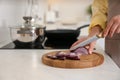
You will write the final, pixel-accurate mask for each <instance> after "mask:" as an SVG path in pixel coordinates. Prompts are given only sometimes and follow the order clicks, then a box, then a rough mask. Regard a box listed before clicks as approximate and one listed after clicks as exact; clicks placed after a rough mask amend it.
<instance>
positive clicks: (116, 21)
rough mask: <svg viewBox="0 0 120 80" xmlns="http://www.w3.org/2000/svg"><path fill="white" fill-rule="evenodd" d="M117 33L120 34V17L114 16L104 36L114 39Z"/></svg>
mask: <svg viewBox="0 0 120 80" xmlns="http://www.w3.org/2000/svg"><path fill="white" fill-rule="evenodd" d="M115 33H120V15H117V16H114V17H113V18H112V19H111V20H110V22H109V23H108V24H107V27H106V28H105V30H104V31H103V36H104V37H106V36H109V37H112V36H113V35H114V34H115Z"/></svg>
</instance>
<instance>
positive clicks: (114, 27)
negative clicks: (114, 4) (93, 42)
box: [108, 23, 119, 37]
mask: <svg viewBox="0 0 120 80" xmlns="http://www.w3.org/2000/svg"><path fill="white" fill-rule="evenodd" d="M118 26H119V24H118V23H115V24H113V25H112V26H111V29H110V31H109V34H108V36H110V37H112V36H113V34H114V33H116V32H115V31H116V29H117V28H118Z"/></svg>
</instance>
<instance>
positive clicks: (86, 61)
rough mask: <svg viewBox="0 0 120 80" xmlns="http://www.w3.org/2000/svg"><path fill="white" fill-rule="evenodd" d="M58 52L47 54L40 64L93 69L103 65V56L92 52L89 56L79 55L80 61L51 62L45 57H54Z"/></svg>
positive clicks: (51, 60)
mask: <svg viewBox="0 0 120 80" xmlns="http://www.w3.org/2000/svg"><path fill="white" fill-rule="evenodd" d="M57 52H58V51H55V52H49V53H46V54H45V55H43V56H42V62H43V63H44V64H46V65H48V66H52V67H58V68H90V67H95V66H98V65H100V64H102V63H103V61H104V57H103V55H101V54H99V53H96V52H93V54H89V55H81V56H80V60H69V59H66V60H53V59H50V58H48V57H47V55H55V54H56V53H57Z"/></svg>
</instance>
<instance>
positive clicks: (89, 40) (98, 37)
mask: <svg viewBox="0 0 120 80" xmlns="http://www.w3.org/2000/svg"><path fill="white" fill-rule="evenodd" d="M100 38H102V34H101V33H100V34H99V35H95V36H93V37H90V38H88V39H87V40H85V41H83V42H81V43H79V44H77V45H75V46H73V47H72V48H70V51H72V50H75V49H77V48H79V47H83V46H85V45H87V44H89V43H91V42H93V41H96V40H98V39H100Z"/></svg>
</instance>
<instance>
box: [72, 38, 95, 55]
mask: <svg viewBox="0 0 120 80" xmlns="http://www.w3.org/2000/svg"><path fill="white" fill-rule="evenodd" d="M88 38H89V37H88V36H87V37H81V38H80V39H79V40H78V41H76V42H75V43H73V45H72V46H71V48H72V47H73V46H75V45H77V44H79V43H81V42H82V41H84V40H86V39H88ZM95 44H96V41H94V42H92V43H90V44H88V45H86V46H84V47H85V48H86V49H88V53H89V54H92V52H93V49H94V46H95Z"/></svg>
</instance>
